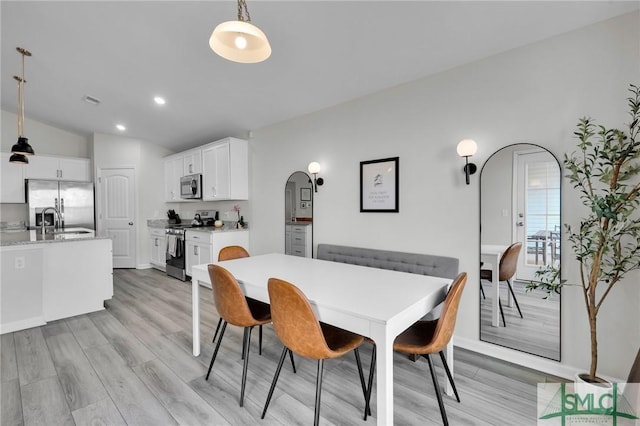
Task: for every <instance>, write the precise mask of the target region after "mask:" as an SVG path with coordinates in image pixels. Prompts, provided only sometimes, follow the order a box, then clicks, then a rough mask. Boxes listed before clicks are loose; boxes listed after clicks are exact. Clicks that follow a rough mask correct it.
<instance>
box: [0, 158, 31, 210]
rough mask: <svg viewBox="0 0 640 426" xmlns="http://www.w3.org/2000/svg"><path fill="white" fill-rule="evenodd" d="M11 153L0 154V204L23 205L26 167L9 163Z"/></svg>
mask: <svg viewBox="0 0 640 426" xmlns="http://www.w3.org/2000/svg"><path fill="white" fill-rule="evenodd" d="M10 157H11V153H8V152H2V153H0V161H1V162H2V166H0V178H1V180H0V203H24V202H25V200H24V178H25V175H26V174H25V171H26V166H25V165H23V164H16V163H10V162H9V158H10Z"/></svg>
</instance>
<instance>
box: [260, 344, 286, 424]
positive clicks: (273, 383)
mask: <svg viewBox="0 0 640 426" xmlns="http://www.w3.org/2000/svg"><path fill="white" fill-rule="evenodd" d="M287 352H291V351H290V350H289V348H287V347H286V346H285V347H284V348H283V349H282V355H280V361H278V367H277V368H276V374H275V375H274V376H273V381H272V382H271V388H269V394H268V395H267V402H265V404H264V409H263V410H262V416H260V418H261V419H264V416H265V414H267V408H269V403H270V402H271V397H272V396H273V391H274V389H275V388H276V383H277V382H278V377H279V376H280V370H282V364H283V363H284V358H285V357H286V356H287Z"/></svg>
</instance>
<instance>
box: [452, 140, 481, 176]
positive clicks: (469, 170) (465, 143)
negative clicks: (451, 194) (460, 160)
mask: <svg viewBox="0 0 640 426" xmlns="http://www.w3.org/2000/svg"><path fill="white" fill-rule="evenodd" d="M456 150H457V151H458V155H459V156H460V157H464V159H465V162H466V163H465V165H464V168H463V169H462V170H463V171H464V175H465V177H466V181H467V185H469V175H472V174H474V173H475V172H476V170H478V167H476V165H475V164H473V163H470V162H469V157H471V156H472V155H474V154H475V153H476V151H477V150H478V144H476V141H474V140H473V139H463V140H461V141H460V142H459V143H458V147H457V149H456Z"/></svg>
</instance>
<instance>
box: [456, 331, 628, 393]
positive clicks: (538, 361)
mask: <svg viewBox="0 0 640 426" xmlns="http://www.w3.org/2000/svg"><path fill="white" fill-rule="evenodd" d="M453 345H454V346H458V347H460V348H463V349H467V350H470V351H472V352H477V353H479V354H483V355H487V356H490V357H493V358H497V359H501V360H503V361H507V362H510V363H513V364H516V365H521V366H523V367H527V368H531V369H533V370H537V371H541V372H543V373H546V374H551V375H553V376H558V377H562V378H564V379H567V380H574V377H575V374H576V372H578V371H585V369H584V368H580V367H575V366H572V365H567V364H562V363H560V362H558V361H553V360H551V359H547V358H542V357H538V356H535V355H531V354H528V353H525V352H520V351H516V350H513V349H509V348H505V347H504V346H499V345H494V344H492V343H487V342H482V341H480V340H472V339H467V338H464V337H457V336H454V337H453ZM598 376H600V377H602V378H603V379H606V380H608V381H610V382H611V383H624V382H625V380H624V379H620V378H617V377H611V376H606V375H601V374H598Z"/></svg>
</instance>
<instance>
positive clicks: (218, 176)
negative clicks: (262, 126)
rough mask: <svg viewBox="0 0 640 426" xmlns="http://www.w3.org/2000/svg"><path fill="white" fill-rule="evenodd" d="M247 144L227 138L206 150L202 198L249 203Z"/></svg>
mask: <svg viewBox="0 0 640 426" xmlns="http://www.w3.org/2000/svg"><path fill="white" fill-rule="evenodd" d="M247 145H248V144H247V141H246V140H243V139H236V138H225V139H222V140H220V141H217V142H212V143H210V144H208V145H205V146H203V147H202V199H203V200H204V201H219V200H248V199H249V158H248V146H247Z"/></svg>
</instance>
